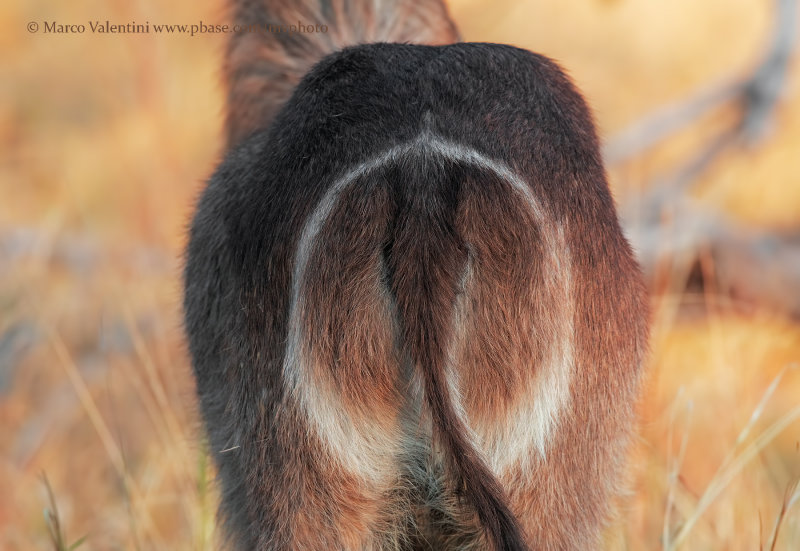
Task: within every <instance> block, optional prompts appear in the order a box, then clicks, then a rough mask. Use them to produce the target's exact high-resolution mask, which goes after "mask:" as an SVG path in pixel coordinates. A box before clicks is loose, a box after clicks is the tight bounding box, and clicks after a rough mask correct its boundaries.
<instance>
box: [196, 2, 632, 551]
mask: <svg viewBox="0 0 800 551" xmlns="http://www.w3.org/2000/svg"><path fill="white" fill-rule="evenodd" d="M395 8H396V10H398V11H392V10H390V9H388V8H386V9H385V10H384V11H380V12H378V11H376V9H375V8H374V6H373V4H372V3H371V2H355V1H354V2H339V1H332V2H325V1H324V0H323V1H321V2H320V3H319V4H317V3H316V2H313V1H309V2H299V3H291V4H289V3H286V2H281V1H272V0H265V1H264V3H263V4H262V3H260V2H256V1H252V2H248V1H247V0H242V2H241V4H240V5H239V6H238V7H237V8H236V9H237V20H238V21H241V22H250V21H251V19H250V18H253V19H254V20H256V21H258V22H261V23H265V22H272V21H275V20H283V21H286V22H294V21H295V19H300V20H301V21H305V20H306V19H313V20H314V21H318V22H326V24H327V25H328V28H329V33H331V34H330V35H329V36H327V37H326V36H318V35H316V34H314V35H311V36H309V35H261V36H259V35H252V36H247V35H241V36H238V35H237V36H236V37H235V38H234V39H233V40H232V42H231V45H230V48H229V57H228V65H227V67H228V83H229V102H230V105H229V116H228V135H229V140H230V142H231V144H235V143H238V142H239V141H242V140H243V141H242V143H241V145H239V146H238V147H235V148H233V149H232V150H231V151H230V153H229V154H228V156H227V158H226V160H225V161H224V162H223V164H222V165H221V166H220V168H219V169H218V170H217V172H216V174H215V175H214V177H213V178H212V179H211V181H210V182H209V185H208V188H207V189H206V191H205V192H204V194H203V197H202V198H201V200H200V202H199V204H198V208H197V213H196V215H195V218H194V221H193V224H192V230H191V238H190V242H189V247H188V251H187V264H186V271H185V284H186V295H185V310H186V328H187V333H188V335H189V344H190V348H191V352H192V358H193V365H194V369H195V373H196V376H197V384H198V394H199V396H200V402H201V409H202V412H203V416H204V420H205V424H206V427H207V429H208V433H209V438H210V442H211V446H212V451H213V454H214V458H215V461H216V462H217V465H218V467H219V471H220V482H221V487H222V505H221V514H222V518H223V519H224V521H225V526H226V534H227V536H228V538H229V540H230V542H231V543H232V544H233V545H234V546H235V548H237V549H253V548H257V549H263V550H275V551H277V550H290V549H298V550H299V549H308V550H320V551H321V550H328V549H347V550H375V551H377V550H394V549H408V550H411V549H419V550H422V549H429V550H437V551H438V550H447V549H453V550H457V549H458V550H465V551H466V550H475V549H494V550H497V551H507V550H523V549H545V550H558V549H594V548H596V547H597V546H598V545H599V535H600V531H601V529H602V527H603V525H604V522H605V521H606V519H607V518H608V515H609V500H610V498H611V497H613V496H614V495H615V494H616V492H617V491H618V490H617V483H618V480H619V477H620V474H621V469H622V464H623V459H624V454H625V448H626V443H627V439H628V436H629V432H630V429H631V425H632V421H633V411H632V404H633V402H634V399H635V396H636V392H637V387H638V380H639V371H640V365H641V361H642V357H643V354H644V350H645V348H646V338H647V307H646V300H645V293H644V288H643V285H642V282H641V276H640V274H639V270H638V267H637V265H636V263H635V261H634V259H633V256H632V254H631V251H630V248H629V246H628V244H627V242H626V241H625V239H624V237H623V236H622V233H621V230H620V228H619V224H618V222H617V218H616V214H615V211H614V204H613V201H612V199H611V196H610V194H609V191H608V186H607V184H606V180H605V174H604V170H603V167H602V164H601V161H600V159H599V153H598V146H597V139H596V136H595V133H594V127H593V123H592V121H591V117H590V115H589V112H588V110H587V109H586V106H585V105H584V102H583V100H582V98H581V97H580V95H579V93H578V92H577V91H576V90H575V89H574V87H573V86H572V84H571V83H570V82H569V81H568V79H567V78H566V77H565V76H564V75H563V73H562V72H561V71H560V70H559V69H558V67H557V66H556V65H555V64H554V63H552V62H550V61H549V60H547V59H545V58H543V57H541V56H536V55H534V54H531V53H529V52H525V51H522V50H517V49H515V48H511V47H506V46H498V45H486V44H458V45H452V46H443V47H429V46H412V45H396V44H376V45H367V46H360V47H356V48H351V49H346V50H345V51H343V52H340V53H335V54H333V55H330V56H328V57H326V58H325V59H323V60H322V61H321V62H320V63H319V64H317V65H316V66H315V67H314V68H313V69H311V71H310V73H309V74H308V75H307V76H305V77H304V78H303V79H302V80H301V79H300V77H301V76H302V75H303V74H304V73H305V72H306V71H307V70H308V69H309V68H310V67H311V66H312V64H313V63H314V62H315V61H316V60H317V59H319V58H321V57H322V56H323V55H325V54H326V53H328V52H331V51H333V50H336V49H338V48H340V47H342V46H345V45H347V44H351V43H355V42H360V41H366V40H371V39H375V40H380V39H383V40H408V41H413V42H431V43H446V42H449V41H452V40H453V39H454V38H455V36H456V34H455V29H454V27H453V25H452V23H450V21H449V19H447V15H446V11H445V9H444V7H443V6H442V5H441V4H439V3H437V2H423V3H419V4H417V3H411V2H404V1H401V2H398V3H397V5H396V6H395ZM404 14H405V15H404ZM295 85H297V87H296V89H295ZM258 129H262V130H263V131H261V132H256V133H255V134H253V132H254V131H256V130H258ZM250 134H253V135H252V137H250V138H248V139H245V138H246V136H248V135H250Z"/></svg>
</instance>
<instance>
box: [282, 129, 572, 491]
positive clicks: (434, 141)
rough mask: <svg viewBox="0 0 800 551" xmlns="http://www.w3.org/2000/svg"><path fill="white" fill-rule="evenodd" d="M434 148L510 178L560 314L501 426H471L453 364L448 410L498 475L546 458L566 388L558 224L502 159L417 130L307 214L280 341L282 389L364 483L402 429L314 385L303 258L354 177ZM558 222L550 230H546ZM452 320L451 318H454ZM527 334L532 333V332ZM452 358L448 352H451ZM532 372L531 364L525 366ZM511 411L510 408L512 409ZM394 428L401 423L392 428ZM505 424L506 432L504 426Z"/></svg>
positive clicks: (568, 310) (399, 440)
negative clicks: (353, 415)
mask: <svg viewBox="0 0 800 551" xmlns="http://www.w3.org/2000/svg"><path fill="white" fill-rule="evenodd" d="M430 153H434V154H437V155H440V156H441V157H444V158H446V159H449V160H452V161H457V162H462V163H465V164H470V165H474V166H477V167H480V168H483V169H486V170H489V171H491V172H493V173H494V174H496V175H497V176H498V177H499V178H501V179H502V180H504V181H506V182H508V183H509V184H510V185H511V186H512V187H513V189H514V190H515V191H516V192H517V193H519V194H520V195H521V197H522V198H523V199H524V201H525V203H526V204H527V205H528V207H529V208H530V211H531V213H532V214H533V216H534V217H535V219H536V221H537V223H538V224H539V227H540V229H541V230H542V236H543V239H544V246H545V250H546V256H547V260H548V262H547V263H546V266H547V267H549V268H550V270H549V271H550V272H551V273H550V274H545V275H550V276H552V277H551V279H550V285H549V287H550V289H551V291H553V292H555V293H556V296H558V298H559V299H560V300H559V303H560V304H563V305H564V310H563V312H564V314H565V315H563V316H560V317H559V321H560V322H561V324H562V326H561V327H558V328H555V329H556V331H555V333H556V335H559V336H560V338H557V339H556V341H557V342H555V343H553V347H552V351H551V356H550V358H549V362H548V363H549V365H546V366H538V368H539V370H538V371H539V372H538V373H537V375H536V376H534V377H531V381H532V383H531V385H530V387H529V388H528V389H526V391H525V392H524V393H521V395H520V396H519V397H518V400H517V406H516V408H512V413H511V414H510V415H509V418H508V419H507V420H506V423H505V427H471V426H470V424H469V420H468V419H467V418H466V415H465V413H464V408H463V405H462V404H461V400H460V399H459V392H458V382H457V381H458V373H457V370H456V369H454V366H449V369H448V374H447V375H448V386H449V387H450V388H449V391H450V392H451V399H452V401H453V405H454V408H455V410H456V412H457V413H458V414H459V416H461V417H462V421H464V423H465V425H466V426H468V427H470V433H471V434H470V435H469V436H471V440H473V442H474V443H476V444H477V448H478V449H479V450H481V451H482V452H483V454H484V457H485V458H486V460H487V462H488V464H489V466H490V467H491V468H492V470H493V471H494V472H495V473H497V474H502V473H503V472H505V471H506V470H507V469H509V468H511V467H513V466H515V465H517V464H519V463H520V462H523V463H525V462H527V461H528V460H530V459H532V458H531V450H536V451H537V452H538V454H539V456H540V457H541V458H544V457H545V454H546V450H547V446H548V442H549V441H550V439H551V438H550V437H551V436H552V434H553V432H554V430H555V428H556V424H557V422H558V419H559V417H560V415H561V414H562V412H563V411H564V408H565V407H566V406H567V404H568V403H569V401H570V391H569V385H570V380H571V377H572V373H573V363H574V326H573V312H574V308H573V305H574V301H573V289H572V288H571V285H572V283H571V267H572V266H571V259H570V255H569V250H568V248H567V245H566V240H565V237H564V231H563V228H562V227H560V226H556V222H555V221H554V220H551V219H549V218H548V217H546V216H545V214H544V210H543V208H542V206H541V205H540V204H539V202H538V200H537V199H536V197H534V196H533V193H532V192H531V189H530V187H529V186H528V184H527V183H526V182H525V181H524V180H523V179H522V178H520V177H519V176H518V175H517V174H515V173H514V172H513V171H512V170H511V169H510V168H509V167H508V166H507V165H506V164H505V163H503V162H501V161H497V160H494V159H491V158H488V157H486V156H485V155H483V154H482V153H480V152H479V151H477V150H475V149H473V148H470V147H466V146H463V145H460V144H457V143H453V142H451V141H448V140H446V139H444V138H442V137H439V136H436V135H434V134H433V133H431V132H430V131H427V130H426V131H424V132H422V133H421V134H420V135H419V136H418V137H417V138H416V139H414V140H413V141H410V142H408V143H405V144H401V145H398V146H395V147H392V148H391V149H389V150H387V151H385V152H383V153H381V154H379V155H378V156H376V157H375V158H373V159H371V160H368V161H365V162H363V163H361V164H359V165H358V166H357V167H356V168H354V169H352V170H350V171H349V172H347V173H346V174H345V175H344V176H343V177H341V178H340V179H338V180H337V181H336V182H335V183H334V184H333V185H332V186H331V187H330V188H329V189H328V190H327V191H326V193H325V195H324V196H323V198H322V199H321V200H320V202H319V204H318V205H317V207H316V208H315V209H314V212H313V213H312V215H311V217H310V218H309V219H308V221H307V223H306V225H305V227H304V228H303V233H302V236H301V238H300V241H299V243H298V248H297V253H296V256H295V267H294V272H293V277H292V297H291V307H290V315H289V331H288V342H287V345H286V351H285V357H284V363H283V373H284V377H285V380H286V382H287V385H288V388H289V389H290V392H291V393H292V395H293V396H294V397H295V398H296V399H297V400H298V402H299V404H300V406H301V408H302V411H303V412H304V413H305V414H306V416H307V417H308V419H309V420H310V421H311V424H312V425H313V429H314V431H315V433H316V435H317V436H318V437H319V438H320V439H321V440H322V441H323V442H325V443H326V444H327V445H328V447H329V449H330V450H331V451H332V452H333V454H334V456H336V457H338V458H339V460H340V461H341V463H342V466H343V467H345V468H347V469H348V470H350V471H351V472H353V473H354V474H358V475H360V476H362V477H365V478H368V479H370V480H378V479H382V478H383V477H384V476H385V475H386V474H387V473H385V472H382V469H381V467H384V468H390V466H391V461H389V460H390V459H391V458H393V457H396V456H397V455H398V454H399V453H401V452H402V447H403V444H404V442H403V441H404V439H405V438H404V435H403V434H399V433H398V434H387V432H386V428H385V427H381V426H379V425H378V424H377V423H370V422H362V423H359V424H358V426H355V425H356V424H355V423H353V422H352V420H351V419H350V416H349V413H348V412H347V411H345V410H344V409H343V408H342V406H341V403H340V401H339V400H338V397H337V396H336V395H335V392H334V391H333V390H332V389H328V388H320V386H321V385H320V382H319V381H316V380H314V378H313V377H312V376H311V373H312V370H311V369H310V366H309V365H308V364H307V362H308V361H310V355H309V351H308V350H307V349H306V339H305V338H304V335H303V328H302V327H301V319H300V312H301V311H302V305H303V300H304V299H303V296H302V287H303V281H304V278H305V273H306V269H307V267H308V261H309V258H310V256H311V252H312V249H313V246H314V244H315V243H316V241H317V237H318V235H319V232H320V230H321V228H322V227H323V225H324V224H325V222H326V220H327V219H328V218H329V216H330V214H331V212H332V211H333V209H334V207H335V205H336V203H337V201H338V199H339V197H340V196H341V194H342V192H343V191H344V190H346V189H347V187H348V186H350V185H351V184H352V183H353V182H355V181H356V180H357V179H358V178H360V177H362V176H364V175H366V174H368V173H370V172H372V171H374V170H376V169H378V168H380V167H382V166H384V165H386V164H387V163H390V162H394V161H398V160H400V159H402V158H403V157H406V156H407V155H409V154H423V155H427V154H430ZM554 227H556V228H557V230H556V231H547V230H548V228H554ZM454 322H456V319H454ZM531 338H534V337H533V336H531ZM451 360H452V354H451ZM531 369H533V366H531ZM514 410H515V411H514ZM398 428H399V427H398ZM503 428H505V430H502V429H503Z"/></svg>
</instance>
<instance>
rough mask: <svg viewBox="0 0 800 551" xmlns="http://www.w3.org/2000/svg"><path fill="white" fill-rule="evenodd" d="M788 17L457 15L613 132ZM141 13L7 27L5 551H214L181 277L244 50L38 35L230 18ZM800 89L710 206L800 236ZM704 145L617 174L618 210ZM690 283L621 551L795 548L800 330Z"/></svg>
mask: <svg viewBox="0 0 800 551" xmlns="http://www.w3.org/2000/svg"><path fill="white" fill-rule="evenodd" d="M767 5H768V4H767V3H764V2H763V1H761V0H709V1H706V2H702V3H698V2H693V1H691V0H675V1H672V2H669V3H654V2H646V1H645V0H616V1H612V0H605V1H600V0H596V1H594V2H591V1H590V2H578V3H572V4H570V8H569V10H566V9H565V8H564V6H563V3H559V2H556V1H554V0H531V1H529V2H525V3H521V2H520V3H514V2H510V1H507V2H505V1H504V2H500V3H499V4H497V3H495V4H493V5H492V6H491V7H487V5H486V4H485V3H483V2H478V1H477V0H474V1H471V2H470V1H468V0H460V1H457V2H454V3H453V7H452V11H453V13H454V16H455V18H456V19H457V21H458V22H459V24H460V25H461V27H462V30H463V33H464V35H465V37H466V38H467V39H470V40H485V41H504V42H512V43H515V44H517V45H521V46H525V47H528V48H531V49H535V50H538V51H541V52H543V53H545V54H548V55H551V56H552V57H555V58H556V59H558V60H559V61H561V62H562V63H563V64H564V65H565V66H567V67H568V68H569V69H570V72H571V73H572V74H573V76H574V77H575V79H576V80H577V81H578V83H579V85H580V86H581V87H582V88H583V89H584V90H585V92H586V93H587V95H588V96H589V97H590V98H591V102H592V104H593V105H594V107H595V109H596V112H597V117H598V121H599V123H600V126H601V129H602V130H603V132H604V133H606V134H611V133H612V132H613V131H615V130H618V129H620V128H621V127H622V126H623V125H624V124H626V123H627V122H630V121H632V120H634V119H635V118H636V117H637V116H639V115H641V114H642V113H644V112H646V111H647V110H648V109H650V108H653V107H656V106H657V105H659V104H661V103H663V102H665V101H668V100H672V99H676V98H679V97H681V95H683V94H685V93H688V92H689V91H691V90H692V89H694V88H695V87H696V86H699V85H701V84H702V83H703V82H705V81H707V80H708V79H710V78H714V77H718V76H724V75H725V74H728V73H729V72H735V71H737V70H742V69H745V68H746V67H747V66H748V65H749V64H750V63H752V62H754V61H755V60H756V59H757V52H758V51H759V50H758V48H759V47H760V45H761V44H762V43H763V41H764V36H763V33H764V32H765V31H766V29H767V24H768V12H767V11H766V6H767ZM130 6H133V7H130ZM130 6H129V4H127V3H123V2H122V1H121V0H120V1H115V2H110V3H100V2H88V1H84V2H77V3H63V4H59V5H58V6H56V5H52V6H48V5H45V4H41V3H32V4H23V3H4V4H3V5H2V6H0V21H2V23H3V27H4V29H5V32H4V34H3V35H2V36H0V47H2V49H3V50H4V55H3V56H0V59H1V60H2V61H0V64H2V65H0V67H2V71H3V74H4V76H5V78H4V79H3V83H2V85H0V151H1V153H0V197H3V198H4V199H3V200H0V274H2V275H0V420H1V421H2V422H0V548H1V549H8V550H17V549H19V550H27V549H32V548H37V549H59V550H60V549H69V548H70V547H69V546H70V545H74V544H76V543H78V544H79V545H78V547H77V549H79V550H84V549H85V550H91V549H142V550H146V549H193V550H202V549H213V548H215V544H214V541H215V540H214V537H215V536H214V507H215V502H216V496H215V490H214V486H213V484H212V483H211V480H212V478H213V473H212V472H211V470H210V467H209V465H208V463H207V461H206V453H205V450H204V448H203V444H202V440H201V438H200V436H199V434H200V433H199V431H198V427H197V414H196V410H195V404H194V398H193V387H192V381H191V375H190V370H189V366H188V362H187V357H186V351H185V348H184V344H183V338H182V335H181V328H180V311H179V304H180V288H179V271H180V262H179V258H180V251H181V246H182V243H183V240H184V224H185V221H186V220H187V218H188V215H189V212H190V207H191V203H192V200H193V197H194V196H195V195H196V193H197V192H198V190H199V189H200V187H201V185H202V181H203V180H204V179H205V178H206V177H207V175H208V174H209V172H210V170H211V169H212V167H213V165H214V163H215V162H216V159H217V157H218V155H219V150H220V139H219V138H220V134H221V133H220V122H221V116H220V115H221V110H222V102H221V93H220V86H219V82H218V74H219V70H218V66H219V63H220V51H221V47H222V42H221V39H220V37H211V36H203V37H194V38H189V37H179V36H158V35H153V34H151V35H131V36H106V37H101V36H96V35H94V36H93V35H91V34H90V33H87V34H84V35H73V36H57V35H44V34H42V33H38V34H30V33H28V32H27V31H26V29H25V25H26V23H27V22H28V21H42V20H45V19H46V20H59V21H64V22H84V23H85V22H86V21H88V20H90V19H92V20H93V19H100V20H105V19H111V20H112V21H119V22H123V23H124V22H128V21H132V20H136V21H143V20H149V21H150V22H151V23H152V22H177V23H183V22H185V23H191V22H195V21H197V20H200V19H202V20H204V21H211V22H221V21H223V20H224V17H223V16H222V11H221V10H220V8H219V6H218V5H217V4H213V3H202V4H198V3H191V2H175V3H171V4H170V5H169V7H167V5H166V4H157V3H154V2H152V3H150V2H143V3H138V4H131V5H130ZM734 37H735V38H734ZM797 74H798V71H794V74H793V77H792V80H791V83H790V88H789V96H788V97H787V101H786V102H785V103H784V106H783V107H782V109H781V111H780V114H779V115H780V117H779V120H778V121H777V124H776V126H775V129H774V133H773V135H772V136H771V138H770V140H769V141H768V142H767V143H766V144H765V145H764V146H763V147H761V148H759V149H758V150H755V151H752V152H748V153H740V154H735V155H734V154H731V155H729V156H728V158H725V159H723V161H722V162H720V163H719V164H718V165H716V166H715V167H714V168H713V169H712V170H711V172H710V173H709V174H708V175H707V177H706V178H705V179H704V180H703V182H702V183H701V186H700V187H699V188H698V190H697V193H696V195H697V197H698V199H699V200H701V201H707V202H709V203H713V204H715V205H719V206H721V207H722V208H725V209H726V210H728V211H729V212H731V213H732V214H734V215H736V216H739V217H741V218H744V219H747V220H750V221H753V222H758V223H761V224H764V225H769V226H774V227H782V226H789V225H797V224H800V182H798V179H799V178H800V176H799V175H798V171H797V169H796V163H797V161H796V152H797V151H800V102H798V101H797V93H796V91H797V79H796V75H797ZM697 136H698V134H697V133H691V132H690V133H687V134H686V135H684V136H679V137H678V138H677V139H676V140H674V141H673V142H672V143H670V144H669V145H667V146H665V147H663V148H660V149H659V151H657V152H655V154H654V155H651V156H649V157H648V158H647V159H645V160H642V161H640V162H636V163H632V164H631V165H629V166H626V167H625V168H624V169H619V170H616V171H615V172H614V173H613V174H612V179H613V183H614V186H615V188H616V190H617V192H618V194H620V195H622V194H627V193H633V192H635V187H636V185H637V182H640V181H642V180H644V179H646V178H647V176H648V175H650V174H652V173H654V172H655V171H657V170H658V169H659V168H661V167H663V166H665V165H666V164H667V163H668V162H670V161H671V160H673V159H675V158H677V157H679V156H680V155H681V154H682V152H685V151H686V150H687V149H688V148H690V147H692V144H693V143H696V142H697V139H698V137H697ZM685 277H686V274H683V273H674V274H671V280H672V282H673V287H674V292H673V293H672V294H669V295H667V296H665V297H662V298H660V299H658V300H657V301H656V304H655V305H654V318H655V320H654V323H655V326H654V331H653V343H652V356H651V362H650V365H649V368H648V370H649V377H648V384H647V387H646V392H645V393H644V396H643V398H642V401H641V405H640V410H641V419H642V420H641V430H640V436H639V438H638V440H637V442H636V445H635V447H634V449H633V451H632V454H631V456H632V457H631V475H630V478H631V481H630V482H631V484H630V487H631V495H630V497H629V499H626V500H624V501H623V503H622V505H621V508H620V515H619V518H618V520H617V521H616V522H615V523H614V524H613V526H612V527H611V528H610V529H609V531H608V541H609V545H608V548H609V549H636V550H638V549H642V550H649V549H665V550H672V549H727V550H731V551H737V550H745V549H747V550H752V549H757V548H758V549H764V550H772V549H775V550H789V549H796V548H798V546H800V505H798V503H797V502H798V500H800V498H799V497H798V496H799V495H800V494H799V493H798V490H797V485H796V480H797V479H798V476H800V423H799V422H798V421H797V419H798V417H800V409H798V407H799V405H800V400H798V396H800V373H799V372H800V369H797V368H795V367H793V366H796V365H797V364H798V363H800V326H798V325H797V324H794V323H791V322H789V321H787V320H784V319H782V318H780V317H779V316H778V315H775V314H770V313H767V312H756V313H752V314H750V315H748V316H742V315H739V314H737V313H735V312H737V309H736V308H735V305H731V304H728V303H725V302H724V301H721V300H719V299H718V298H717V297H715V296H714V294H713V292H712V291H709V293H708V294H707V296H703V297H694V298H693V299H691V300H695V301H698V302H702V303H703V304H704V305H705V311H706V313H705V314H704V315H702V316H694V317H692V316H687V315H685V313H682V312H684V310H681V309H679V307H678V305H679V302H682V303H685V302H686V301H687V298H686V297H681V296H679V293H680V290H681V289H682V287H683V283H684V281H685ZM43 472H44V473H45V474H46V476H47V479H48V480H49V481H50V484H49V485H45V484H43V483H42V479H41V477H40V475H41V473H43ZM43 509H44V510H45V514H44V516H43V515H42V511H43ZM84 535H85V536H86V538H85V540H84V539H82V538H83V536H84Z"/></svg>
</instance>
